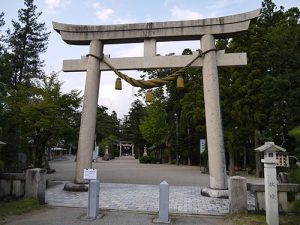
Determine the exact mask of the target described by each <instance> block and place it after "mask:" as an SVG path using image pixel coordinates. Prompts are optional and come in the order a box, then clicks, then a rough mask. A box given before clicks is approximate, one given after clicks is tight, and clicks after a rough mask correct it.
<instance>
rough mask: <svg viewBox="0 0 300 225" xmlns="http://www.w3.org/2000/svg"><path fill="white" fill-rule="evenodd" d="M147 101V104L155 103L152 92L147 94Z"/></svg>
mask: <svg viewBox="0 0 300 225" xmlns="http://www.w3.org/2000/svg"><path fill="white" fill-rule="evenodd" d="M145 101H146V102H147V103H150V102H153V94H152V90H147V92H146V97H145Z"/></svg>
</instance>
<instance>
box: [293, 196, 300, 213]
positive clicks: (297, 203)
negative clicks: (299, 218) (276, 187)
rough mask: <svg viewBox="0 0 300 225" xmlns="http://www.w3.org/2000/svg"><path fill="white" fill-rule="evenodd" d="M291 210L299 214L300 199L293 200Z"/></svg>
mask: <svg viewBox="0 0 300 225" xmlns="http://www.w3.org/2000/svg"><path fill="white" fill-rule="evenodd" d="M292 211H293V212H294V213H296V214H297V215H300V199H297V200H295V201H294V202H293V206H292Z"/></svg>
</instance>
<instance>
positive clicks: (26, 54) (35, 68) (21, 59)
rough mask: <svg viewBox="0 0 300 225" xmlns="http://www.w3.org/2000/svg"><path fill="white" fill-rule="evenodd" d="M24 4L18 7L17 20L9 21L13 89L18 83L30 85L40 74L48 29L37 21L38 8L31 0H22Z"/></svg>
mask: <svg viewBox="0 0 300 225" xmlns="http://www.w3.org/2000/svg"><path fill="white" fill-rule="evenodd" d="M24 5H25V8H23V9H20V10H19V11H18V21H14V20H13V21H12V25H13V30H8V31H7V43H8V49H9V50H10V52H11V53H10V64H11V68H12V74H11V75H12V76H11V78H10V85H11V86H12V87H13V88H14V89H16V88H17V85H18V84H26V85H30V86H31V85H32V84H33V83H34V82H36V81H37V80H36V79H39V78H41V77H42V76H43V74H44V73H43V70H42V67H43V61H42V60H41V59H40V56H39V55H40V54H41V53H43V52H45V51H46V49H47V44H48V37H49V34H50V32H47V31H46V26H45V23H40V22H38V18H39V17H40V16H41V14H42V13H41V12H36V9H37V7H36V6H35V5H34V4H33V0H24Z"/></svg>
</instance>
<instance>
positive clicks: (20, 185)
mask: <svg viewBox="0 0 300 225" xmlns="http://www.w3.org/2000/svg"><path fill="white" fill-rule="evenodd" d="M24 194H25V188H24V181H21V180H14V181H13V193H12V195H13V196H16V197H22V196H23V195H24Z"/></svg>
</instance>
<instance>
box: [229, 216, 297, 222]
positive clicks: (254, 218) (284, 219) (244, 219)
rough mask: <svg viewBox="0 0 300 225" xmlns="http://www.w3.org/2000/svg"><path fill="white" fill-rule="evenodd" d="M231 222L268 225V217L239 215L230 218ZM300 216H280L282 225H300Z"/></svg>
mask: <svg viewBox="0 0 300 225" xmlns="http://www.w3.org/2000/svg"><path fill="white" fill-rule="evenodd" d="M230 220H231V221H232V222H233V224H236V225H267V223H266V216H264V215H256V214H237V215H233V216H230ZM299 221H300V216H295V215H279V224H280V225H299V224H300V223H299Z"/></svg>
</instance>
